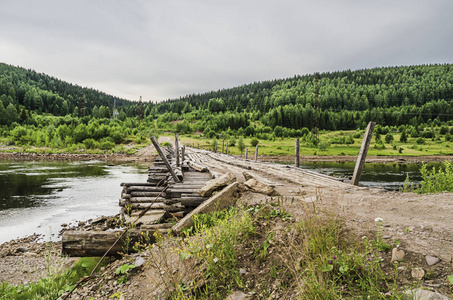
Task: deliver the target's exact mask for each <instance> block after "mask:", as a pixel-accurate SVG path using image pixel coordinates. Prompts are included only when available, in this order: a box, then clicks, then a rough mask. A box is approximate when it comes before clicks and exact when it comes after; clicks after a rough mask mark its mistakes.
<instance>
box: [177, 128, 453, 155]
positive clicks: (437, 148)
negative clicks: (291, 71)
mask: <svg viewBox="0 0 453 300" xmlns="http://www.w3.org/2000/svg"><path fill="white" fill-rule="evenodd" d="M354 133H355V131H328V132H322V133H320V135H319V138H320V141H321V142H322V141H325V142H329V141H331V140H332V139H334V138H336V137H340V136H346V135H353V134H354ZM393 136H394V142H392V143H391V144H386V143H384V149H376V148H375V145H376V142H375V139H374V138H373V139H372V142H371V144H370V148H369V150H368V155H371V156H423V155H453V142H451V141H450V142H446V141H444V140H443V138H442V140H435V141H432V139H425V144H423V145H418V144H417V143H416V138H411V137H409V138H408V140H407V142H405V143H400V142H398V141H399V140H400V134H394V135H393ZM180 139H181V141H182V143H183V144H186V145H188V146H192V145H194V146H195V147H200V148H202V147H203V145H204V149H211V147H210V146H211V145H212V142H213V140H210V139H205V138H202V137H198V138H194V136H193V135H191V136H190V137H186V136H180ZM251 140H252V138H244V143H245V145H246V148H248V154H249V158H252V157H254V155H255V147H252V146H251ZM382 140H384V138H382ZM217 142H218V146H217V149H218V152H221V151H222V140H221V139H218V140H217ZM236 144H237V143H236ZM225 145H226V140H225ZM361 145H362V137H360V138H354V144H348V145H345V144H330V145H329V146H328V147H327V148H326V149H323V150H321V149H319V147H311V146H309V145H307V143H304V142H302V141H301V142H300V155H302V156H304V155H305V156H309V155H321V156H342V155H350V156H356V155H357V154H358V152H359V150H360V147H361ZM393 145H395V146H396V147H395V148H396V149H394V147H393ZM400 148H402V150H399V149H400ZM258 151H259V153H258V154H259V155H294V153H295V139H294V138H277V139H276V140H275V141H270V140H260V141H259V150H258ZM228 153H229V154H232V155H240V154H241V153H240V151H239V149H238V147H237V145H236V146H234V147H228ZM242 155H245V151H244V153H242Z"/></svg>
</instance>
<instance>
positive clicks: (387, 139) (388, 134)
mask: <svg viewBox="0 0 453 300" xmlns="http://www.w3.org/2000/svg"><path fill="white" fill-rule="evenodd" d="M385 142H386V143H387V144H390V143H391V142H393V135H391V134H390V133H387V135H386V136H385Z"/></svg>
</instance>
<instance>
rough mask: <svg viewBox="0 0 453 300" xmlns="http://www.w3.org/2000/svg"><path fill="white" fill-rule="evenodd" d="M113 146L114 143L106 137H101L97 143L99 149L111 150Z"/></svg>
mask: <svg viewBox="0 0 453 300" xmlns="http://www.w3.org/2000/svg"><path fill="white" fill-rule="evenodd" d="M114 147H115V143H114V142H112V141H110V140H108V139H102V140H101V142H100V143H99V149H101V150H112V149H113V148H114Z"/></svg>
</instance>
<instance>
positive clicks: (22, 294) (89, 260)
mask: <svg viewBox="0 0 453 300" xmlns="http://www.w3.org/2000/svg"><path fill="white" fill-rule="evenodd" d="M99 259H100V258H95V257H83V258H80V259H79V260H78V261H76V262H75V263H74V266H73V267H72V268H70V269H69V270H67V271H65V272H63V273H53V274H51V275H50V276H49V277H46V278H42V279H41V280H40V281H38V282H35V283H30V284H20V285H10V284H8V283H7V282H3V283H1V284H0V299H2V300H3V299H5V300H7V299H8V300H10V299H24V300H25V299H27V300H28V299H57V298H58V297H60V296H61V294H63V293H64V292H67V291H70V290H71V289H72V288H73V287H74V285H75V284H76V283H77V282H78V281H79V280H80V279H81V278H83V277H85V276H86V275H89V274H90V273H91V271H92V270H93V269H94V267H95V266H96V264H97V263H98V261H99ZM104 265H105V263H104V264H102V265H101V267H102V266H104Z"/></svg>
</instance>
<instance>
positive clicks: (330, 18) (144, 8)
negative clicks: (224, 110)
mask: <svg viewBox="0 0 453 300" xmlns="http://www.w3.org/2000/svg"><path fill="white" fill-rule="evenodd" d="M452 14H453V1H451V0H426V1H419V0H407V1H403V0H401V1H400V0H389V1H382V0H379V1H367V0H321V1H320V0H312V1H308V0H279V1H276V0H273V1H269V0H256V1H255V0H253V1H248V0H240V1H236V0H226V1H225V0H224V1H216V0H210V1H208V0H205V1H203V0H179V1H172V0H160V1H157V0H148V1H145V0H143V1H139V0H121V1H119V0H103V1H101V0H72V1H66V0H39V1H37V0H29V1H23V0H0V62H4V63H7V64H11V65H15V66H21V67H24V68H27V69H33V70H35V71H37V72H40V73H46V74H48V75H51V76H54V77H57V78H59V79H62V80H65V81H68V82H71V83H74V84H78V85H80V86H87V87H92V88H95V89H98V90H101V91H103V92H106V93H108V94H112V95H115V96H119V97H122V98H125V99H129V100H138V99H139V97H140V96H143V99H144V100H145V101H147V100H152V101H161V100H165V99H168V98H177V97H179V96H184V95H187V94H191V93H203V92H207V91H211V90H218V89H222V88H230V87H234V86H238V85H242V84H246V83H251V82H253V81H263V80H269V79H275V78H286V77H291V76H294V75H295V74H298V75H304V74H310V73H313V72H325V71H337V70H345V69H352V70H354V69H363V68H374V67H380V66H400V65H416V64H430V63H452V62H453V47H452V46H453V17H452Z"/></svg>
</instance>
